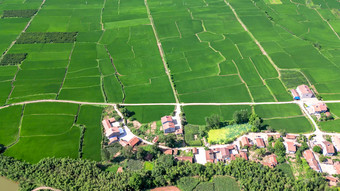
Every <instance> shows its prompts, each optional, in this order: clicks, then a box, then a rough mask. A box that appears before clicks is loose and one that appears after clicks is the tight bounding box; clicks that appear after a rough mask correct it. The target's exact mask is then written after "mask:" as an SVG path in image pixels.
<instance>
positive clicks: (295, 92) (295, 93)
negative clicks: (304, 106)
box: [290, 89, 300, 97]
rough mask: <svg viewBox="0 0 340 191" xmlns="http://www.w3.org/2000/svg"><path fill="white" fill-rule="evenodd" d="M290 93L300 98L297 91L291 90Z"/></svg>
mask: <svg viewBox="0 0 340 191" xmlns="http://www.w3.org/2000/svg"><path fill="white" fill-rule="evenodd" d="M290 91H291V92H292V94H293V96H294V97H300V96H299V94H298V93H297V91H296V90H295V89H291V90H290Z"/></svg>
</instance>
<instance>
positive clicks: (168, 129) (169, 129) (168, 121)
mask: <svg viewBox="0 0 340 191" xmlns="http://www.w3.org/2000/svg"><path fill="white" fill-rule="evenodd" d="M161 122H162V126H163V131H164V134H167V133H173V132H175V131H176V127H175V124H174V121H173V119H172V117H171V116H164V117H162V118H161Z"/></svg>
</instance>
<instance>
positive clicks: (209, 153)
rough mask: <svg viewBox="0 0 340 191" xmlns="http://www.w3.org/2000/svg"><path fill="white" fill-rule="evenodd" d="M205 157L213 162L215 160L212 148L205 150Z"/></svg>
mask: <svg viewBox="0 0 340 191" xmlns="http://www.w3.org/2000/svg"><path fill="white" fill-rule="evenodd" d="M205 158H206V159H207V162H211V163H213V162H214V160H215V157H214V152H213V151H212V150H207V151H205Z"/></svg>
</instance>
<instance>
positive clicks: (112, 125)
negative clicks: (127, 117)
mask: <svg viewBox="0 0 340 191" xmlns="http://www.w3.org/2000/svg"><path fill="white" fill-rule="evenodd" d="M102 124H103V127H104V132H105V136H106V137H107V138H108V139H109V144H111V143H114V142H117V141H119V136H120V135H122V134H124V129H123V128H121V127H120V123H119V122H118V121H116V119H115V118H114V117H112V118H109V119H104V120H103V121H102Z"/></svg>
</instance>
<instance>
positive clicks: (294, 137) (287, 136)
mask: <svg viewBox="0 0 340 191" xmlns="http://www.w3.org/2000/svg"><path fill="white" fill-rule="evenodd" d="M286 138H287V139H296V135H291V134H287V135H286Z"/></svg>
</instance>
